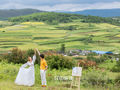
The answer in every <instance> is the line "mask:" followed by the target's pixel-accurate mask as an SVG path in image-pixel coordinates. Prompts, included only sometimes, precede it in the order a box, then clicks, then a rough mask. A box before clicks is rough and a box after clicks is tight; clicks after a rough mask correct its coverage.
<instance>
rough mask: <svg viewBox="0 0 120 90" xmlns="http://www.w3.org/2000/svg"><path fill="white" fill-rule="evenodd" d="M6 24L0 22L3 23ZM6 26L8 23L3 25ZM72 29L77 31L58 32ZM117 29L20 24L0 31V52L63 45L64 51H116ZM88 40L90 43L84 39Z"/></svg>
mask: <svg viewBox="0 0 120 90" xmlns="http://www.w3.org/2000/svg"><path fill="white" fill-rule="evenodd" d="M5 22H6V21H1V23H5ZM7 23H8V22H7ZM66 26H76V27H77V30H62V29H60V28H58V27H66ZM119 32H120V27H119V26H115V25H111V24H107V23H98V24H95V23H82V22H80V20H74V22H72V23H61V24H58V25H48V24H46V23H42V22H23V23H20V24H18V25H13V26H6V27H2V28H0V51H7V50H10V49H11V48H14V47H18V48H20V49H22V50H26V49H29V48H39V49H40V50H48V49H59V48H60V46H61V44H62V43H65V45H66V48H67V49H85V50H101V51H108V50H109V51H117V50H118V49H120V45H119V43H120V34H119ZM90 35H93V37H92V43H87V44H86V43H85V42H86V41H83V40H82V39H84V38H89V36H90Z"/></svg>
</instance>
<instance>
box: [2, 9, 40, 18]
mask: <svg viewBox="0 0 120 90" xmlns="http://www.w3.org/2000/svg"><path fill="white" fill-rule="evenodd" d="M38 12H42V11H40V10H35V9H11V10H0V20H6V19H8V18H9V17H16V16H23V15H28V14H32V13H38Z"/></svg>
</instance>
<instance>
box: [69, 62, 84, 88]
mask: <svg viewBox="0 0 120 90" xmlns="http://www.w3.org/2000/svg"><path fill="white" fill-rule="evenodd" d="M78 67H79V63H78ZM81 72H82V70H81ZM80 77H81V75H72V83H71V86H70V88H71V89H72V86H77V87H78V90H80Z"/></svg>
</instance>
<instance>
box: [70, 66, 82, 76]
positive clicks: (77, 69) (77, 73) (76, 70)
mask: <svg viewBox="0 0 120 90" xmlns="http://www.w3.org/2000/svg"><path fill="white" fill-rule="evenodd" d="M81 75H82V67H74V68H73V69H72V76H81Z"/></svg>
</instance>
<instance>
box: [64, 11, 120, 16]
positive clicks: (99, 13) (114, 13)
mask: <svg viewBox="0 0 120 90" xmlns="http://www.w3.org/2000/svg"><path fill="white" fill-rule="evenodd" d="M66 13H74V14H82V15H92V16H100V17H115V16H120V9H91V10H84V11H77V12H66Z"/></svg>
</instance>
